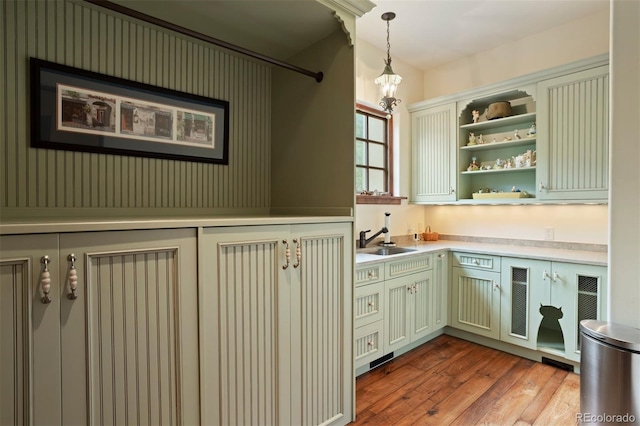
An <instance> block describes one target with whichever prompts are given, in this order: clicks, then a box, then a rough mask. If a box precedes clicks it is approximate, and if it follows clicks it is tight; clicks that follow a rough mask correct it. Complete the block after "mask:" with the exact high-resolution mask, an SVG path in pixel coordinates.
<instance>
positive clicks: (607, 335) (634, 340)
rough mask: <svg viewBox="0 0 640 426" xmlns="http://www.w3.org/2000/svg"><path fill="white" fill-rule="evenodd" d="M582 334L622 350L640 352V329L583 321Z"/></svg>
mask: <svg viewBox="0 0 640 426" xmlns="http://www.w3.org/2000/svg"><path fill="white" fill-rule="evenodd" d="M580 332H582V333H584V334H586V335H588V336H590V337H593V338H594V339H598V340H600V341H602V342H605V343H608V344H610V345H612V346H616V347H618V348H621V349H627V350H631V351H634V352H640V329H638V328H633V327H629V326H628V325H623V324H616V323H614V322H608V321H596V320H582V321H580Z"/></svg>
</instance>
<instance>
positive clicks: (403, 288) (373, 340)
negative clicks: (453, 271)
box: [354, 251, 448, 374]
mask: <svg viewBox="0 0 640 426" xmlns="http://www.w3.org/2000/svg"><path fill="white" fill-rule="evenodd" d="M447 258H448V253H447V252H446V251H442V252H435V253H428V254H427V253H422V254H412V255H407V256H402V257H400V258H395V259H393V260H389V261H386V262H385V261H380V262H376V263H373V264H365V265H362V266H359V267H356V271H355V285H356V287H355V296H354V318H355V325H354V328H355V336H354V342H355V344H354V353H355V368H356V374H362V373H364V372H365V371H367V370H369V369H370V368H371V364H370V363H371V362H372V361H375V360H378V359H380V358H382V357H384V356H387V357H388V358H389V359H391V358H392V357H394V356H398V355H400V354H402V353H404V352H406V351H408V350H410V349H412V348H414V347H416V346H418V345H420V344H422V343H424V342H426V341H428V340H429V339H430V338H431V337H432V336H434V335H436V334H434V333H435V332H436V331H438V330H441V329H443V328H444V326H445V325H446V322H447V283H448V269H447V267H448V262H447ZM385 359H386V358H385ZM374 366H375V365H374Z"/></svg>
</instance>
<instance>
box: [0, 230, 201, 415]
mask: <svg viewBox="0 0 640 426" xmlns="http://www.w3.org/2000/svg"><path fill="white" fill-rule="evenodd" d="M195 236H196V233H195V230H193V229H180V230H148V231H114V232H78V233H62V234H32V235H3V236H2V258H1V259H0V312H1V316H0V322H1V330H2V334H1V337H2V359H3V362H2V364H1V365H0V369H1V376H2V383H1V385H0V386H2V393H1V394H0V395H1V398H0V403H1V406H0V414H2V418H0V423H2V424H34V425H38V424H105V423H106V424H126V423H148V424H160V423H172V424H176V423H184V424H195V423H198V422H199V409H200V403H199V397H198V393H199V389H198V374H199V371H198V352H197V348H198V335H197V330H198V317H197V312H198V310H197V307H198V305H197V303H198V302H197V297H198V296H197V291H198V290H197V260H196V259H197V255H196V238H195ZM76 278H77V280H76ZM75 284H77V286H76V285H75ZM73 287H76V288H75V291H72V288H73ZM12 330H13V333H12Z"/></svg>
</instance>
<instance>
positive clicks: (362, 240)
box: [358, 227, 389, 248]
mask: <svg viewBox="0 0 640 426" xmlns="http://www.w3.org/2000/svg"><path fill="white" fill-rule="evenodd" d="M367 232H371V229H367V230H366V231H360V241H359V242H358V247H359V248H365V247H366V246H367V244H369V243H370V242H371V241H373V240H374V238H376V237H377V236H378V235H380V234H386V233H387V232H389V229H387V227H382V229H381V230H379V231H378V232H376V233H375V234H373V235H372V236H371V237H369V238H367V237H366V235H367Z"/></svg>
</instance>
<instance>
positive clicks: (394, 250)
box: [368, 247, 417, 256]
mask: <svg viewBox="0 0 640 426" xmlns="http://www.w3.org/2000/svg"><path fill="white" fill-rule="evenodd" d="M412 251H417V250H416V249H410V248H402V247H382V248H379V249H377V250H375V251H372V252H370V253H368V254H375V255H378V256H390V255H392V254H400V253H410V252H412Z"/></svg>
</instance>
